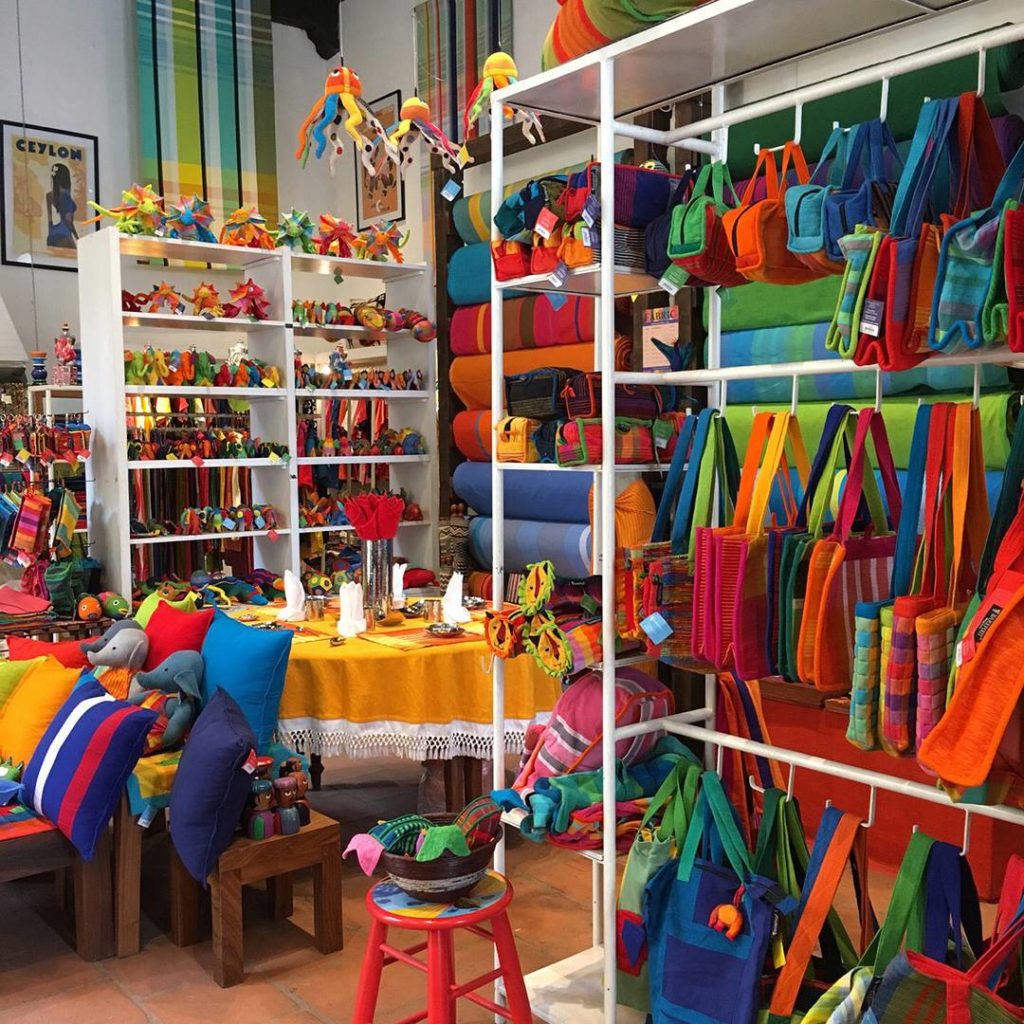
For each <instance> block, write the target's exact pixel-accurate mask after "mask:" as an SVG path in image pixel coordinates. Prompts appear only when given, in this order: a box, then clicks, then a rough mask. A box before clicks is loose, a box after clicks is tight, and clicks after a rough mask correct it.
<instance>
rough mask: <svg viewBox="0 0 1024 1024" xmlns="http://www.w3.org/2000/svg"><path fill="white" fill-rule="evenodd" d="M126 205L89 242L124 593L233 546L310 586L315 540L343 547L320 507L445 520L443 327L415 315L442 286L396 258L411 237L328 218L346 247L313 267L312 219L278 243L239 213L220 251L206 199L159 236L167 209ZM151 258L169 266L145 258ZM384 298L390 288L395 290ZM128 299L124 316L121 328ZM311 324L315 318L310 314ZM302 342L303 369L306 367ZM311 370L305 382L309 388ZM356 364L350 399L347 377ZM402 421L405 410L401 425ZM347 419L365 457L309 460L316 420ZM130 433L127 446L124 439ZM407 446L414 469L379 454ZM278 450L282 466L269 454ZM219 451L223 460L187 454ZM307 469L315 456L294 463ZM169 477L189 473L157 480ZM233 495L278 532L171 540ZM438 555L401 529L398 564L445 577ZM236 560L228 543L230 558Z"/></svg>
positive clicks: (87, 281)
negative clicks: (381, 506) (382, 502)
mask: <svg viewBox="0 0 1024 1024" xmlns="http://www.w3.org/2000/svg"><path fill="white" fill-rule="evenodd" d="M123 196H124V202H123V204H122V206H121V207H119V208H117V210H114V211H110V212H111V213H112V214H114V215H115V219H116V226H115V227H113V228H108V229H104V230H100V231H97V232H94V233H92V234H86V235H84V237H83V238H82V245H81V246H80V247H79V267H80V274H79V288H80V297H81V306H82V309H83V322H82V335H83V338H84V339H86V347H85V350H86V351H87V353H88V357H87V360H86V363H87V365H86V366H85V368H84V373H83V376H84V384H85V390H86V394H87V397H86V404H87V406H88V407H90V408H96V409H97V410H99V412H98V415H97V426H96V430H97V433H98V434H99V435H100V436H101V437H102V438H103V439H104V443H103V444H102V445H100V446H99V447H100V449H101V450H100V452H99V453H98V457H97V460H96V462H95V463H94V465H93V471H94V475H95V478H96V480H97V481H98V482H99V483H100V484H102V486H97V488H96V492H97V493H96V497H95V498H94V500H93V502H92V511H93V514H94V516H95V518H96V521H97V522H98V523H99V524H100V525H99V531H98V536H97V538H96V550H97V554H98V556H99V557H101V558H102V559H103V560H104V563H105V564H106V566H107V568H108V572H109V577H110V584H111V585H112V586H116V587H118V588H119V589H121V590H123V591H125V592H127V591H128V590H129V589H130V587H131V584H132V577H133V574H134V575H135V576H136V577H137V578H138V577H140V576H142V575H153V574H155V575H159V574H160V572H161V570H162V569H164V568H165V567H166V566H167V565H168V564H171V563H168V562H167V561H166V560H165V561H164V562H161V561H160V559H156V561H154V558H155V557H156V554H157V553H158V552H161V551H163V550H164V549H165V546H167V551H168V553H170V552H171V551H178V550H183V551H184V550H188V551H192V552H194V554H192V555H180V556H179V555H174V556H173V558H192V559H195V558H196V557H200V556H201V554H202V553H201V552H200V550H199V548H200V545H202V547H203V549H204V550H205V549H208V548H209V547H210V546H211V545H213V546H219V545H218V542H221V541H227V540H246V541H248V542H249V543H248V545H247V546H243V548H244V550H245V551H247V554H245V557H246V558H247V559H248V560H249V561H250V563H251V564H252V565H253V566H256V567H259V568H266V569H268V570H270V571H272V572H274V573H281V572H283V571H284V569H286V568H291V569H293V570H294V571H296V572H300V571H301V568H302V559H303V554H304V551H305V547H306V545H305V542H306V540H307V539H308V538H307V535H308V534H310V533H315V532H317V531H318V530H323V531H325V532H341V531H340V530H335V528H334V527H333V526H326V525H325V526H313V525H308V524H307V520H306V519H305V518H304V515H303V513H302V511H301V510H302V508H303V507H304V506H305V505H307V504H309V503H310V502H311V501H315V500H317V498H318V497H319V498H324V497H326V498H334V499H343V498H344V497H345V496H347V495H349V494H353V493H361V492H362V491H363V490H366V489H382V488H386V489H390V490H393V491H395V492H398V491H402V492H403V493H405V494H407V495H410V497H409V498H408V499H407V500H409V501H410V502H413V503H415V502H420V503H422V512H421V515H422V521H428V522H430V521H433V522H436V508H434V507H433V504H432V503H435V502H436V493H435V492H436V488H435V487H434V486H432V484H431V473H432V471H433V470H432V469H431V468H428V467H432V466H433V465H435V463H434V459H433V447H434V446H433V443H432V441H430V440H428V441H427V443H423V441H422V438H424V437H426V438H428V439H432V438H433V437H434V436H435V426H434V423H433V414H432V410H433V407H432V405H431V403H430V402H428V401H427V399H428V398H429V397H430V394H431V392H432V389H433V379H434V369H433V368H434V362H435V346H434V344H433V338H434V333H435V329H434V327H433V325H432V324H431V323H430V322H429V321H428V320H427V319H426V318H425V317H424V316H423V315H422V314H421V313H418V312H415V309H416V307H417V306H419V307H420V308H422V307H423V306H425V305H426V303H427V302H429V301H430V283H429V282H428V281H427V280H426V277H425V275H424V271H425V269H426V268H425V266H422V265H409V264H404V263H399V262H397V260H400V259H401V253H400V251H399V247H398V243H400V242H403V241H404V240H396V239H395V238H394V233H393V232H392V231H391V229H390V228H388V229H387V230H386V231H384V232H383V235H384V236H386V237H383V238H380V239H375V238H372V237H370V236H358V235H355V234H354V233H352V232H351V231H350V229H348V228H347V226H345V225H344V224H343V223H342V222H339V221H336V220H335V219H334V218H332V217H330V216H329V215H325V216H324V217H322V218H321V227H322V230H323V229H324V227H325V225H326V229H327V233H328V234H329V235H330V236H331V239H332V240H329V241H324V240H323V239H319V240H317V239H314V240H313V242H312V244H313V246H314V247H316V246H318V245H320V244H324V245H326V246H330V245H335V248H334V249H333V250H329V251H324V252H320V251H314V252H306V251H302V249H303V245H305V244H307V242H308V237H307V236H308V235H309V233H310V231H311V229H312V225H311V224H310V223H309V221H308V218H307V217H306V215H304V214H298V213H296V211H294V210H293V211H291V212H290V213H287V214H284V215H282V217H281V219H280V222H279V225H278V230H277V232H276V233H272V232H270V231H268V230H267V227H266V225H265V224H264V223H263V220H262V218H261V217H260V216H259V214H258V212H257V211H255V210H252V209H250V210H244V209H243V210H239V211H237V212H236V213H235V214H233V215H232V216H231V217H229V218H228V221H227V223H226V224H225V227H224V230H223V231H222V232H221V235H220V241H219V242H218V241H217V240H216V238H215V236H214V235H213V234H212V232H210V231H209V223H210V221H211V220H212V217H210V216H209V215H208V213H209V208H208V206H207V205H206V204H205V203H203V202H202V201H201V200H195V199H193V200H188V201H185V200H182V202H181V203H180V204H174V205H173V206H172V205H171V204H169V203H168V204H167V207H168V208H169V209H170V210H171V212H170V213H166V214H163V218H164V219H163V221H161V220H160V216H159V215H157V214H152V215H150V214H147V213H138V211H140V210H150V209H151V207H153V206H156V207H157V208H158V209H159V210H163V206H162V205H161V204H162V200H160V199H159V197H158V196H155V193H153V192H152V190H151V189H149V188H141V187H139V186H134V187H133V188H132V189H131V190H127V191H126V192H125V193H124V194H123ZM186 208H191V210H192V212H193V214H196V213H197V212H198V211H201V210H205V211H206V213H205V214H204V215H203V216H204V217H205V220H204V222H203V228H204V231H203V232H197V233H190V237H186V238H179V237H166V236H165V234H166V232H168V231H169V229H170V228H171V227H172V225H177V226H179V227H180V224H181V221H182V217H181V214H182V211H183V210H184V209H186ZM194 219H203V218H194ZM119 229H120V230H119ZM136 229H137V230H136ZM176 229H178V228H176ZM339 232H341V233H345V232H348V237H349V238H350V245H351V246H353V248H352V249H351V250H350V252H356V251H358V252H360V253H366V254H367V256H368V257H369V258H357V257H355V256H351V255H349V254H348V253H346V254H345V255H341V254H337V255H336V254H335V253H336V252H337V246H336V244H335V242H334V241H333V240H334V239H335V236H336V235H337V234H338V233H339ZM182 233H186V232H185V231H184V230H183V229H182ZM300 236H301V237H302V238H307V242H302V241H301V240H300ZM225 242H230V243H231V244H225ZM392 243H395V244H394V245H393V246H392ZM375 246H376V247H377V248H381V247H382V249H381V252H379V253H378V252H376V249H375ZM374 254H375V255H374ZM153 260H161V261H169V262H168V263H161V264H159V265H154V264H153V263H152V262H148V261H153ZM296 274H301V275H302V278H301V280H302V281H303V285H302V294H301V297H300V301H299V302H296V301H295V299H294V298H293V275H296ZM317 275H319V279H317ZM364 282H365V284H364ZM376 282H384V284H385V286H386V292H385V293H383V294H382V293H381V289H380V285H379V284H377V283H376ZM395 282H398V284H395ZM339 286H341V291H340V292H339ZM346 286H351V291H350V290H349V287H346ZM118 295H120V297H121V301H120V311H119V315H112V313H111V311H112V310H113V309H116V308H117V305H118V303H117V301H116V299H115V296H118ZM106 296H110V301H106V300H105V297H106ZM385 304H386V305H387V306H390V307H391V308H392V309H393V310H394V312H392V311H391V309H388V308H386V305H385ZM297 307H298V308H301V314H300V315H297V314H296V309H297ZM307 308H310V309H312V310H314V313H313V315H312V316H311V317H310V316H308V314H306V309H307ZM328 311H329V315H330V316H331V318H332V319H335V318H337V317H341V318H342V322H340V323H322V322H321V323H316V322H312V323H310V322H307V323H302V322H300V321H301V320H303V319H313V320H316V319H317V318H321V317H322V318H326V316H327V315H328ZM357 317H358V320H357ZM150 328H152V331H151V332H150V333H149V334H148V335H147V329H150ZM389 328H390V329H389ZM314 332H315V333H314ZM190 333H191V334H192V335H193V336H192V337H191V338H190V337H189V334H190ZM200 339H201V340H200ZM391 341H394V342H399V343H401V344H400V349H398V350H396V351H401V353H402V356H401V360H400V366H397V367H396V365H395V362H398V360H396V361H395V362H392V361H391V360H390V359H389V355H390V351H389V348H388V343H389V342H391ZM410 341H416V342H417V344H415V345H409V342H410ZM300 344H301V346H302V348H303V350H304V353H305V354H303V353H300V352H299V351H298V347H299V345H300ZM346 350H347V351H346ZM341 353H345V355H344V356H342V355H341ZM332 359H333V363H332ZM303 360H305V367H306V376H305V377H301V376H297V375H296V371H297V370H298V368H299V367H301V366H303ZM122 362H123V364H124V366H125V374H124V375H123V377H119V379H116V380H115V379H112V377H111V375H110V373H109V370H110V367H111V366H116V365H121V364H122ZM341 362H344V363H345V364H346V367H347V368H346V370H345V374H346V380H347V381H351V383H350V384H347V385H346V381H345V380H342V379H341V377H340V376H337V375H335V376H332V374H333V373H334V368H337V367H338V366H340V364H341ZM378 374H379V375H380V377H381V379H382V380H383V381H387V380H388V379H389V375H390V379H391V380H392V386H390V387H389V386H386V385H385V384H381V385H380V386H368V385H364V386H359V382H360V380H361V379H363V380H370V379H371V378H372V379H376V375H378ZM303 381H305V384H304V383H303ZM308 384H312V385H313V386H312V387H308V386H305V385H308ZM339 384H342V385H345V386H342V387H339V386H338V385H339ZM235 385H238V386H235ZM270 399H274V401H269V400H270ZM406 399H409V400H410V401H404V400H406ZM392 407H395V408H396V409H398V410H401V412H400V413H399V412H395V411H392V412H390V414H389V410H392ZM341 410H348V412H347V413H345V415H349V416H353V415H359V416H361V417H362V421H363V424H364V429H363V430H362V431H361V432H360V431H358V430H354V431H353V432H352V437H353V449H354V450H352V451H351V454H349V451H346V449H345V448H341V450H339V447H337V446H335V447H331V446H330V444H327V445H319V444H318V445H316V446H314V447H313V448H312V450H310V448H309V447H307V446H305V445H300V444H299V440H298V435H299V430H300V424H302V425H303V426H302V430H303V436H304V437H305V436H307V435H306V431H308V427H309V424H310V423H311V422H315V421H316V420H319V419H323V420H325V421H326V419H327V418H331V417H333V422H334V423H335V424H337V423H339V422H340V421H339V415H340V411H341ZM389 415H390V417H391V419H390V421H389ZM346 422H347V421H346ZM367 423H368V424H369V428H368V429H366V424H367ZM220 431H228V432H238V433H239V435H240V437H241V442H240V443H236V444H232V445H230V446H229V447H227V448H222V447H217V443H216V442H214V447H213V448H212V449H211V448H210V447H209V445H210V443H211V442H210V440H209V439H210V438H211V437H212V436H214V435H216V434H217V433H218V432H220ZM323 436H326V435H323ZM119 437H124V438H125V440H126V442H127V443H125V444H117V443H115V439H117V438H119ZM410 438H412V439H414V440H415V442H416V445H415V446H414V447H411V448H409V447H406V448H404V449H403V450H406V451H409V454H399V455H395V454H389V455H387V456H378V455H375V454H373V451H372V450H371V449H374V439H382V440H383V441H384V442H386V443H387V446H388V449H389V451H390V450H391V449H393V448H394V447H395V446H396V445H398V444H400V443H401V442H402V441H403V440H404V441H409V439H410ZM140 444H141V446H142V449H143V452H144V454H143V456H142V457H139V454H138V453H139V448H140ZM254 446H255V447H254ZM267 447H269V449H270V450H271V451H272V452H273V453H274V455H276V456H277V460H274V459H272V458H267V457H265V456H266V454H267V451H266V450H267ZM204 450H206V451H213V455H212V456H210V455H207V456H205V457H203V456H202V455H200V454H197V455H192V454H191V453H192V452H197V453H200V452H202V451H204ZM224 452H228V453H230V454H231V455H233V454H235V453H237V455H238V456H239V457H237V458H233V457H225V456H224ZM343 452H344V454H343ZM133 453H134V454H133ZM299 453H302V454H303V458H302V459H298V458H295V457H294V456H296V455H297V454H299ZM165 469H175V470H176V472H175V473H172V474H170V475H167V474H165V473H161V472H160V471H161V470H165ZM270 469H275V470H281V469H285V470H286V471H285V472H268V470H270ZM210 481H212V487H213V492H214V493H213V495H212V497H211V496H210V495H209V494H206V493H205V492H203V493H196V489H197V488H199V489H202V488H206V489H207V490H209V489H210V486H211V484H210ZM238 488H241V498H242V501H243V502H245V503H249V504H252V505H253V506H255V505H264V506H268V507H270V508H272V509H273V511H274V513H275V518H276V522H277V524H278V525H277V528H276V529H275V530H273V531H269V530H262V531H261V530H255V529H252V530H243V529H236V530H233V531H227V530H225V531H223V532H221V531H207V530H195V529H193V531H192V532H188V531H183V532H179V530H183V528H181V527H177V526H175V525H171V524H176V523H177V515H176V508H175V506H174V501H175V500H178V501H180V502H181V504H179V505H178V506H177V508H178V509H181V508H182V507H183V506H184V505H186V504H187V505H195V506H206V505H210V504H211V503H212V505H213V506H216V505H217V504H218V502H219V503H220V504H222V505H230V504H238V501H239V493H238ZM169 494H173V495H174V498H173V499H172V498H171V497H169V496H168V495H169ZM213 511H214V512H224V513H226V512H227V511H228V510H227V509H226V508H220V509H216V508H214V509H213ZM132 520H134V522H135V531H134V534H133V532H132V531H131V530H130V528H129V524H130V523H131V522H132ZM140 522H141V523H142V524H147V523H148V524H151V525H152V524H153V523H156V524H157V527H156V528H157V529H162V530H163V533H162V534H161V535H158V536H146V535H141V531H142V530H143V529H144V527H143V526H140V525H139V524H140ZM239 525H240V526H241V525H242V524H241V523H239ZM300 530H301V534H302V536H301V538H300ZM271 534H272V536H271ZM189 542H192V544H193V545H194V547H190V544H189ZM436 546H437V544H436V537H435V535H434V531H432V530H417V531H409V532H406V533H405V534H404V537H403V539H402V540H401V541H400V542H399V543H398V545H397V547H398V550H399V553H400V554H401V555H402V556H404V557H406V558H408V559H409V560H410V561H412V562H413V563H415V564H419V565H423V566H427V567H431V568H432V567H435V566H436V564H437V553H436ZM250 548H251V550H249V549H250ZM237 550H238V546H237V545H233V546H232V548H231V549H230V550H224V551H223V554H224V557H225V558H228V559H230V557H231V556H232V553H233V552H237ZM149 553H152V555H151V554H149ZM169 557H170V555H169V554H168V556H161V558H163V559H166V558H169ZM173 558H172V559H171V562H172V563H173ZM176 564H177V563H173V564H171V568H170V569H169V570H167V571H173V569H174V567H175V565H176Z"/></svg>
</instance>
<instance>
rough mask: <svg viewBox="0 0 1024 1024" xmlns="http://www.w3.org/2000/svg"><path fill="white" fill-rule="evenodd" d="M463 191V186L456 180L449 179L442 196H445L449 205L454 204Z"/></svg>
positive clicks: (442, 190)
mask: <svg viewBox="0 0 1024 1024" xmlns="http://www.w3.org/2000/svg"><path fill="white" fill-rule="evenodd" d="M461 191H462V186H461V185H460V184H459V183H458V182H457V181H456V180H455V179H454V178H449V179H448V180H447V181H446V182H445V183H444V187H443V188H442V189H441V195H443V196H444V197H445V199H447V200H448V202H449V203H452V202H454V201H455V200H456V198H457V197H458V195H459V193H460V192H461Z"/></svg>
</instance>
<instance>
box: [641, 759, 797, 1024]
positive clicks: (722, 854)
mask: <svg viewBox="0 0 1024 1024" xmlns="http://www.w3.org/2000/svg"><path fill="white" fill-rule="evenodd" d="M791 904H792V905H793V906H795V903H793V901H792V900H791V898H790V897H788V896H787V895H786V894H785V893H784V892H783V891H782V889H781V888H780V887H779V886H778V885H777V884H776V883H775V882H774V881H772V880H771V879H770V878H764V877H762V876H760V875H756V874H755V873H754V869H753V864H752V858H751V855H750V852H749V851H748V850H747V847H746V845H745V843H744V842H743V838H742V836H741V835H740V831H739V828H738V826H737V824H736V818H735V815H734V813H733V810H732V807H731V806H730V804H729V801H728V798H727V797H726V795H725V790H724V789H723V787H722V780H721V779H720V778H719V777H718V776H717V775H716V774H715V773H714V772H705V773H704V774H703V776H702V777H701V792H700V797H699V799H698V802H697V806H696V809H695V812H694V815H693V818H692V820H691V822H690V825H689V828H688V829H687V833H686V843H685V844H684V846H683V850H682V852H681V853H680V856H679V859H678V860H677V861H670V862H669V863H667V864H666V865H665V866H664V867H663V868H662V869H661V870H660V871H659V872H658V873H657V874H656V875H655V876H654V878H652V879H651V881H650V882H649V883H648V884H647V890H646V892H645V894H644V927H645V931H646V934H647V938H648V948H649V965H650V972H649V973H650V982H651V1016H650V1021H651V1024H750V1022H751V1021H752V1020H754V1017H755V1014H756V1013H757V1010H758V1007H759V1005H760V1001H761V992H760V985H761V976H762V973H763V971H764V968H765V956H766V953H767V951H768V945H769V942H770V940H771V936H772V925H773V920H774V916H775V913H776V911H780V912H785V911H787V910H788V909H789V908H790V905H791ZM731 920H736V922H737V924H738V927H736V928H734V929H733V930H732V932H731V934H730V932H729V930H728V929H726V928H722V927H721V924H722V922H725V921H731ZM716 924H718V925H719V926H720V927H716Z"/></svg>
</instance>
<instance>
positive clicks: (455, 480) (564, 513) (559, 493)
mask: <svg viewBox="0 0 1024 1024" xmlns="http://www.w3.org/2000/svg"><path fill="white" fill-rule="evenodd" d="M592 482H593V477H592V476H591V475H590V474H589V473H550V472H545V471H544V470H528V469H524V470H516V471H514V472H512V473H506V474H505V517H506V518H507V519H536V518H537V517H538V516H540V515H543V516H544V518H545V520H547V521H548V522H552V523H584V524H588V523H589V522H590V516H589V514H588V512H587V495H588V494H589V493H590V485H591V483H592ZM452 487H453V488H454V490H455V493H456V494H457V495H458V496H459V497H460V498H461V499H462V500H463V501H464V502H465V503H466V504H467V505H468V506H469V507H470V508H471V509H473V511H474V512H477V513H479V514H480V515H484V516H489V515H490V514H491V511H492V505H491V464H490V463H489V462H463V463H462V464H461V465H459V466H456V467H455V473H454V474H453V475H452ZM487 564H488V565H489V564H490V562H489V561H488V563H487Z"/></svg>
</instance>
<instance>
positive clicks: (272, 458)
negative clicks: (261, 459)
mask: <svg viewBox="0 0 1024 1024" xmlns="http://www.w3.org/2000/svg"><path fill="white" fill-rule="evenodd" d="M267 458H268V459H269V460H270V461H271V462H273V463H274V464H275V465H276V464H277V463H278V462H280V461H281V456H280V455H278V454H277V452H271V453H270V454H269V455H268V456H267Z"/></svg>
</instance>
